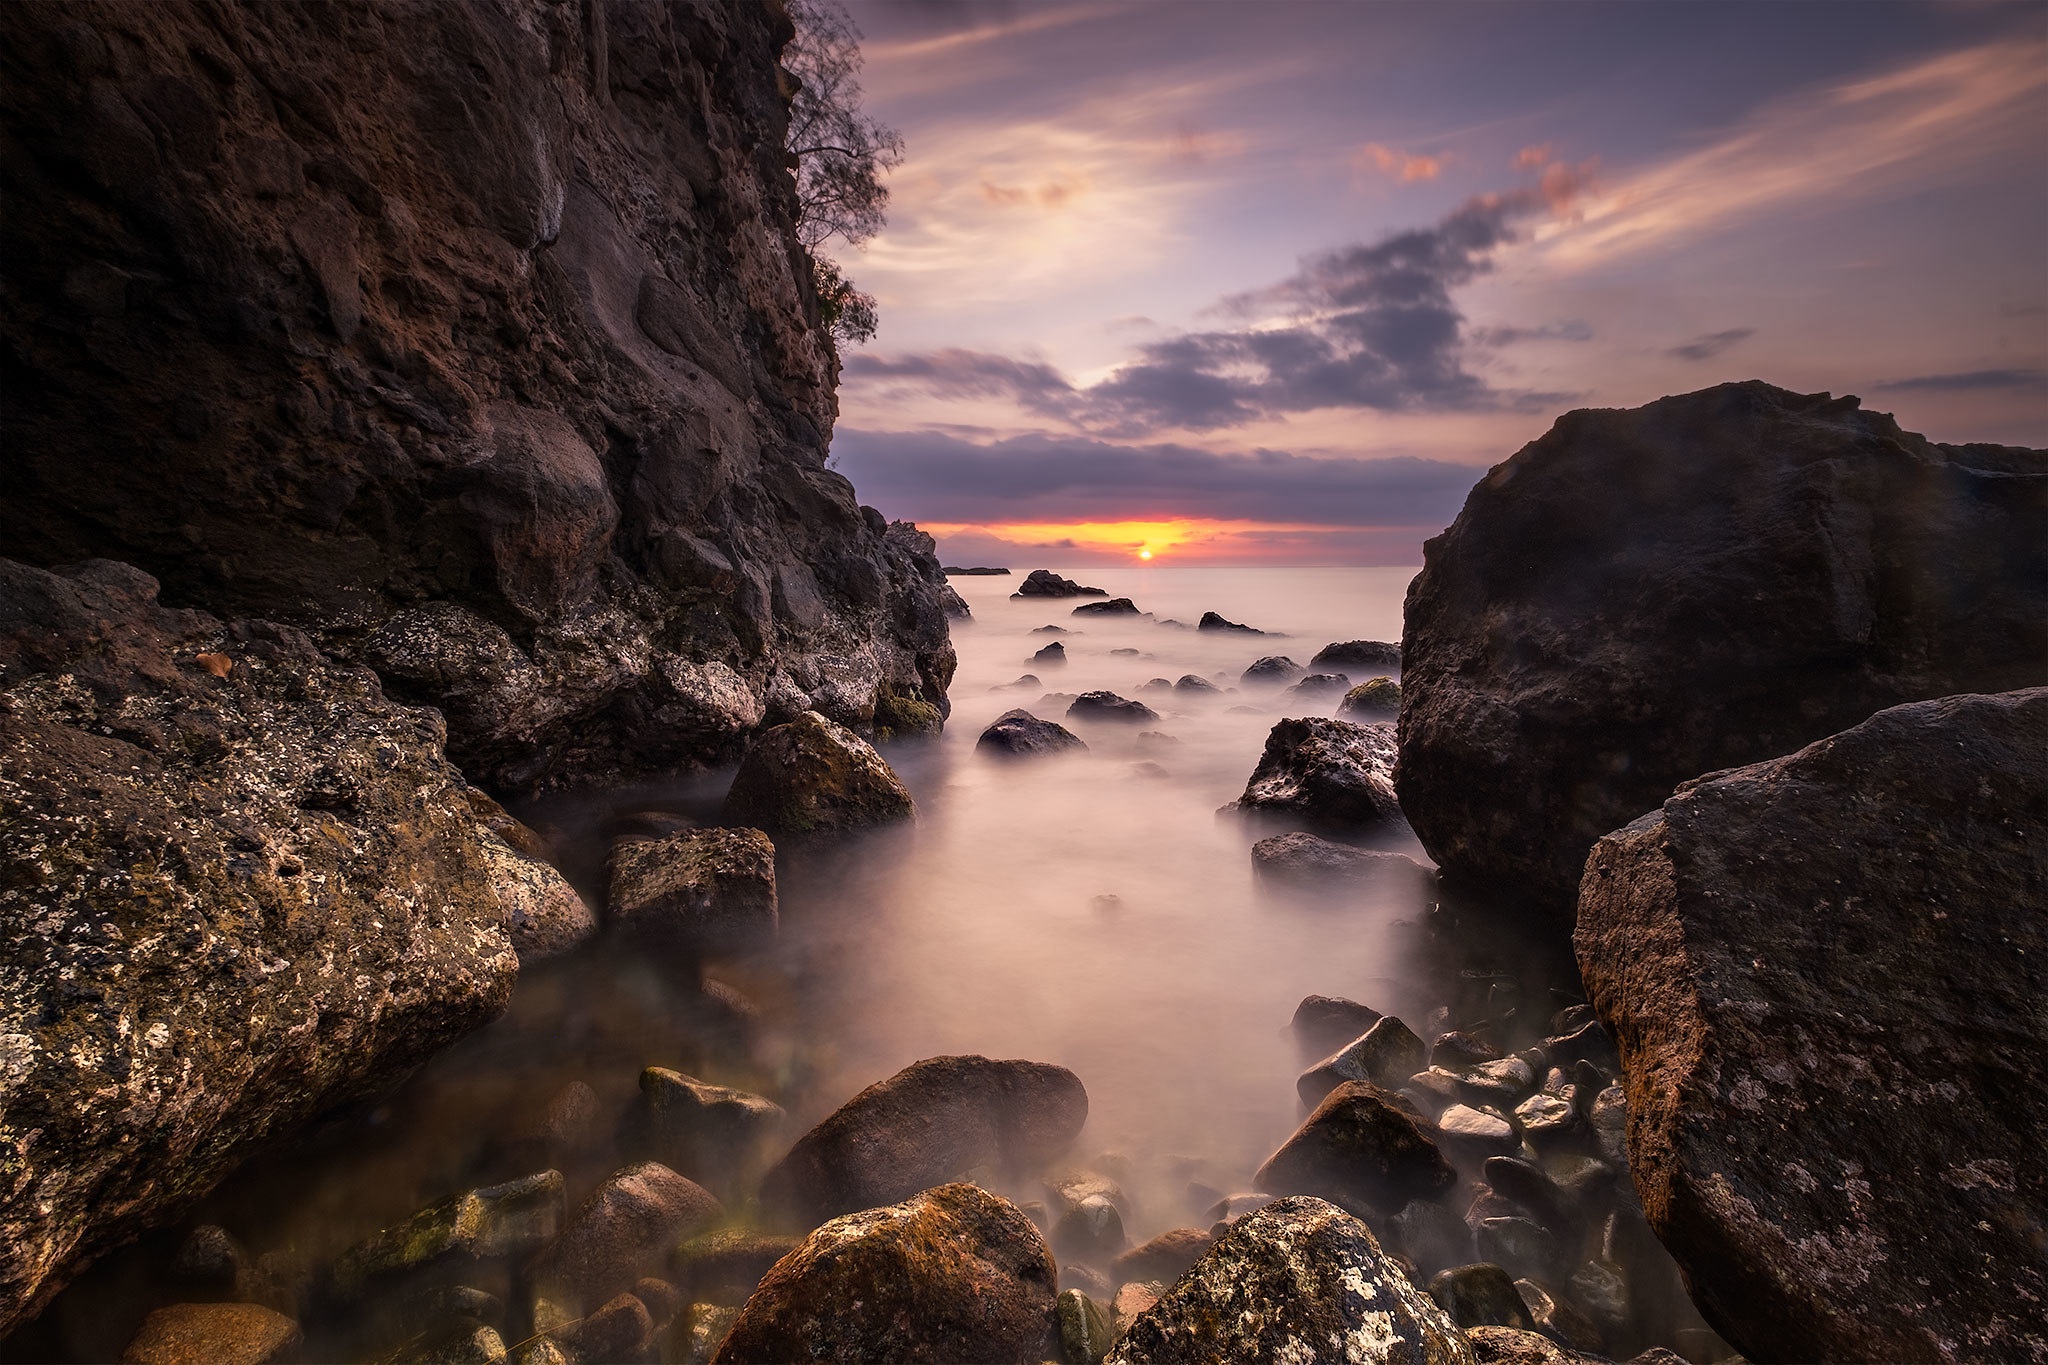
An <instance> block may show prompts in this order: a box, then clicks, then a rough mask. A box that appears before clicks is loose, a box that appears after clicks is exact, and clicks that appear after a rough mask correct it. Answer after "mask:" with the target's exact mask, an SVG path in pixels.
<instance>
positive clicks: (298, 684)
mask: <svg viewBox="0 0 2048 1365" xmlns="http://www.w3.org/2000/svg"><path fill="white" fill-rule="evenodd" d="M202 654H204V655H208V656H218V657H217V659H215V664H216V666H217V667H218V666H222V662H223V661H224V673H225V676H216V675H215V673H214V671H213V670H212V669H210V668H208V667H207V666H205V665H203V664H202V663H200V662H199V656H200V655H202ZM441 738H442V735H441V722H440V718H439V717H438V716H436V715H435V714H434V713H433V712H431V711H425V710H419V709H415V708H412V707H406V706H399V705H396V704H394V703H392V702H390V701H387V700H386V699H385V698H384V697H383V696H382V694H381V693H380V692H379V690H378V688H377V684H376V680H375V679H374V678H373V677H372V676H371V675H370V674H369V673H367V672H365V671H363V670H361V669H355V668H338V667H336V666H334V665H333V664H331V663H329V662H327V661H326V660H325V659H323V658H322V657H321V656H320V654H319V653H318V652H317V651H316V650H315V649H314V648H313V646H312V645H311V644H310V642H309V641H308V640H307V639H306V637H304V636H303V635H301V634H299V633H298V632H297V631H294V630H290V629H288V628H284V627H279V626H273V625H268V624H264V623H262V622H253V621H239V622H234V623H231V624H224V623H222V622H220V621H217V620H215V619H213V618H212V617H210V616H206V615H203V614H201V613H199V612H192V611H171V610H167V609H165V608H163V607H160V606H159V605H157V602H156V584H155V582H154V581H153V580H151V579H150V578H148V577H147V576H146V575H144V574H142V573H140V572H138V571H137V570H135V569H132V568H129V567H128V566H126V565H121V564H113V563H109V562H106V561H95V562H92V563H88V564H84V565H79V566H75V567H74V568H72V569H70V570H68V571H66V572H65V573H63V574H50V573H45V572H44V571H42V570H39V569H31V568H27V567H25V566H22V565H19V564H14V563H11V562H6V561H0V1055H4V1064H0V1152H4V1153H5V1157H4V1162H0V1171H4V1177H0V1331H4V1330H5V1328H6V1327H7V1326H8V1325H9V1324H11V1323H13V1322H15V1321H16V1320H18V1318H19V1317H20V1315H22V1314H23V1313H24V1312H25V1311H27V1310H29V1309H31V1308H32V1307H34V1306H35V1305H37V1304H39V1303H40V1302H41V1300H42V1299H43V1298H44V1297H46V1296H47V1295H48V1294H49V1293H50V1292H52V1291H53V1290H54V1289H55V1288H56V1287H57V1285H58V1284H59V1283H60V1282H61V1280H62V1279H63V1278H64V1277H65V1276H66V1275H67V1274H68V1273H70V1272H71V1271H73V1270H75V1269H76V1268H77V1267H78V1266H79V1265H80V1264H81V1263H82V1262H84V1261H86V1260H89V1259H90V1258H92V1257H93V1256H94V1255H96V1254H98V1253H99V1252H101V1251H103V1250H106V1249H107V1248H108V1247H110V1246H112V1245H114V1244H116V1243H118V1242H120V1241H125V1240H127V1239H128V1238H130V1237H133V1236H134V1235H135V1234H137V1233H138V1232H140V1231H142V1230H143V1229H144V1228H146V1227H148V1226H151V1225H154V1224H157V1223H161V1222H163V1221H165V1220H167V1219H170V1218H173V1217H175V1216H177V1215H178V1213H179V1212H180V1211H181V1210H182V1209H183V1208H184V1207H186V1206H187V1205H189V1204H190V1203H191V1202H192V1201H193V1200H195V1199H197V1198H198V1197H199V1196H200V1195H202V1194H203V1193H205V1191H206V1190H207V1189H208V1188H210V1187H211V1186H212V1185H213V1184H214V1183H215V1182H216V1181H217V1180H219V1179H220V1177H221V1176H222V1175H224V1174H225V1173H226V1172H227V1170H228V1169H229V1168H230V1167H231V1166H232V1165H233V1164H234V1163H235V1162H236V1161H237V1160H238V1159H239V1158H240V1157H241V1156H243V1155H244V1154H246V1153H247V1152H248V1151H249V1150H250V1149H251V1148H252V1147H254V1146H255V1145H257V1144H260V1143H261V1142H262V1141H263V1140H264V1139H266V1138H269V1137H272V1136H274V1135H277V1134H280V1133H282V1132H284V1131H286V1130H288V1129H289V1128H290V1127H292V1126H293V1125H294V1124H296V1123H297V1122H299V1121H300V1120H302V1119H304V1118H307V1117H309V1116H311V1115H312V1114H314V1113H317V1112H318V1111H320V1110H321V1109H324V1108H327V1107H329V1106H331V1105H334V1104H336V1103H339V1102H342V1101H344V1100H347V1099H350V1098H353V1097H356V1096H359V1095H362V1094H365V1093H369V1092H372V1091H375V1090H377V1089H380V1088H382V1087H383V1086H385V1085H387V1084H389V1083H391V1082H393V1081H395V1080H397V1079H398V1078H400V1077H402V1076H404V1075H405V1074H406V1073H407V1072H409V1071H410V1070H411V1069H412V1068H413V1067H415V1066H417V1065H418V1064H419V1063H420V1062H422V1061H424V1060H425V1059H426V1058H427V1057H428V1056H429V1055H431V1054H432V1053H433V1052H434V1051H435V1050H436V1049H437V1048H438V1047H440V1046H441V1045H443V1044H445V1043H448V1042H450V1041H452V1040H453V1039H455V1038H457V1037H460V1036H461V1035H462V1034H464V1033H466V1032H468V1031H469V1030H471V1029H473V1028H475V1027H477V1026H478V1025H480V1024H482V1023H484V1022H485V1021H487V1020H489V1019H491V1018H492V1017H494V1016H495V1015H496V1014H497V1013H498V1012H499V1011H500V1010H502V1009H503V1008H504V1006H505V1003H506V1001H507V1000H508V998H509V996H510V992H511V989H512V981H513V978H514V976H515V974H516V972H517V970H518V964H517V960H516V958H515V957H514V954H513V950H512V945H511V942H510V940H509V939H508V936H507V931H506V927H505V926H506V922H507V921H508V919H510V918H511V916H512V914H513V912H514V911H515V910H516V909H517V908H518V906H517V903H516V896H517V895H518V894H519V890H520V888H518V887H512V888H511V889H510V891H509V892H505V884H504V883H501V882H500V881H498V880H496V879H495V878H494V875H493V869H494V868H495V867H496V866H497V862H498V860H499V859H500V858H503V857H510V856H517V855H514V854H512V853H511V850H510V849H509V848H508V847H506V846H505V845H503V844H502V843H500V842H499V840H498V837H497V836H496V835H495V834H492V833H491V832H489V831H488V830H487V829H486V828H485V827H484V826H483V824H482V823H480V822H479V820H478V818H477V816H476V813H475V811H474V810H473V809H472V807H471V805H470V803H469V802H468V801H467V800H466V799H465V788H464V786H463V782H462V778H461V776H460V774H458V773H457V772H456V771H455V770H454V769H453V768H451V767H450V766H449V765H448V763H447V762H446V760H445V759H444V758H443V757H442V753H441ZM547 876H548V877H550V878H552V880H553V881H554V882H559V881H560V878H559V877H554V876H553V874H552V873H551V872H549V873H547ZM501 892H504V893H503V894H501ZM508 895H510V896H512V897H514V898H515V900H514V903H510V904H508V899H507V897H508Z"/></svg>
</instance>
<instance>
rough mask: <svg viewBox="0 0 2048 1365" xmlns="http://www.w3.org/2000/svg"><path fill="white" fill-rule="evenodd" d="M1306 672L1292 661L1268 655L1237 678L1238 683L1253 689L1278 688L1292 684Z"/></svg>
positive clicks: (1280, 656) (1279, 656)
mask: <svg viewBox="0 0 2048 1365" xmlns="http://www.w3.org/2000/svg"><path fill="white" fill-rule="evenodd" d="M1306 672H1308V670H1307V669H1305V668H1303V667H1302V666H1301V665H1300V664H1298V663H1296V662H1294V660H1292V659H1289V658H1286V657H1284V656H1282V655H1277V654H1275V655H1268V656H1267V657H1266V658H1263V659H1260V660H1259V661H1258V662H1256V663H1254V664H1253V665H1252V666H1251V667H1250V668H1247V669H1246V670H1245V671H1244V673H1243V674H1242V675H1240V676H1239V678H1238V681H1239V682H1241V683H1244V684H1245V685H1247V686H1253V687H1256V686H1265V687H1278V686H1280V685H1281V684H1282V683H1291V682H1293V681H1294V680H1295V679H1296V678H1299V677H1301V676H1302V675H1303V674H1305V673H1306Z"/></svg>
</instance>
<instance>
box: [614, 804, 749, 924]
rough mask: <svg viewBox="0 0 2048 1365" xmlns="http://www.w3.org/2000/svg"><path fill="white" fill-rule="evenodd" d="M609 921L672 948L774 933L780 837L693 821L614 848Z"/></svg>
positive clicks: (618, 844)
mask: <svg viewBox="0 0 2048 1365" xmlns="http://www.w3.org/2000/svg"><path fill="white" fill-rule="evenodd" d="M605 913H606V919H607V924H608V927H609V928H610V929H611V930H612V932H614V933H623V934H630V935H632V936H633V937H634V938H635V939H636V940H638V941H639V942H641V943H643V944H646V945H649V946H652V947H657V948H660V949H662V950H665V951H669V952H679V953H704V952H713V953H716V952H730V951H733V950H735V949H742V948H748V947H753V946H757V945H759V944H760V943H762V942H764V941H766V940H769V939H772V938H774V937H775V930H776V925H777V920H778V913H777V906H776V894H775V845H774V844H773V843H771V842H769V839H768V836H767V835H765V834H763V833H762V832H761V831H760V830H758V829H693V830H685V831H684V832H682V833H680V834H671V835H669V836H668V837H667V838H663V839H622V840H620V841H619V842H618V843H617V844H615V845H614V846H613V848H612V859H611V893H610V895H609V896H608V897H607V899H606V902H605Z"/></svg>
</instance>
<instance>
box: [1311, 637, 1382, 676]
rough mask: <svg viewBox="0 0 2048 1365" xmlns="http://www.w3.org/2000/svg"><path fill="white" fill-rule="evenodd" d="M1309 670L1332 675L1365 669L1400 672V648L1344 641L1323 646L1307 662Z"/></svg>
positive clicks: (1376, 641)
mask: <svg viewBox="0 0 2048 1365" xmlns="http://www.w3.org/2000/svg"><path fill="white" fill-rule="evenodd" d="M1308 666H1309V667H1310V668H1327V669H1329V670H1330V671H1331V672H1332V673H1336V672H1344V671H1355V672H1364V671H1365V670H1367V669H1374V668H1377V669H1390V670H1392V671H1393V672H1395V673H1399V672H1400V671H1401V646H1399V645H1390V644H1387V643H1386V642H1384V641H1382V640H1345V641H1343V642H1341V643H1339V644H1333V645H1324V646H1323V647H1322V648H1321V649H1319V650H1317V651H1316V655H1315V657H1314V658H1313V659H1310V660H1309V661H1308Z"/></svg>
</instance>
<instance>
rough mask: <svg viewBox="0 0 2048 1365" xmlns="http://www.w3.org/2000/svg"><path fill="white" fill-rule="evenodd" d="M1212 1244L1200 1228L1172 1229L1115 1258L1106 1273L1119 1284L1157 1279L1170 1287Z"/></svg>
mask: <svg viewBox="0 0 2048 1365" xmlns="http://www.w3.org/2000/svg"><path fill="white" fill-rule="evenodd" d="M1215 1241H1216V1238H1215V1236H1214V1235H1213V1234H1212V1233H1209V1232H1206V1231H1204V1230H1203V1229H1201V1228H1174V1229H1172V1230H1171V1231H1169V1232H1162V1233H1160V1234H1159V1235H1158V1236H1157V1237H1154V1238H1153V1239H1152V1240H1151V1241H1149V1242H1146V1243H1144V1244H1143V1245H1142V1246H1135V1247H1132V1248H1131V1249H1130V1250H1129V1251H1126V1252H1125V1253H1124V1254H1123V1255H1121V1256H1119V1257H1117V1258H1116V1261H1115V1263H1114V1264H1112V1265H1111V1266H1110V1268H1109V1269H1110V1273H1111V1274H1112V1275H1114V1276H1115V1277H1116V1278H1117V1280H1118V1282H1119V1283H1121V1282H1123V1281H1126V1280H1161V1281H1164V1282H1166V1283H1168V1284H1171V1283H1172V1282H1173V1281H1174V1280H1175V1279H1177V1278H1179V1276H1180V1273H1181V1272H1182V1271H1183V1270H1186V1269H1187V1268H1188V1267H1189V1266H1191V1265H1193V1264H1194V1263H1195V1262H1196V1261H1199V1260H1200V1259H1201V1258H1202V1257H1203V1256H1204V1255H1206V1254H1207V1253H1208V1250H1209V1248H1210V1247H1211V1246H1212V1245H1214V1244H1215Z"/></svg>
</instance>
